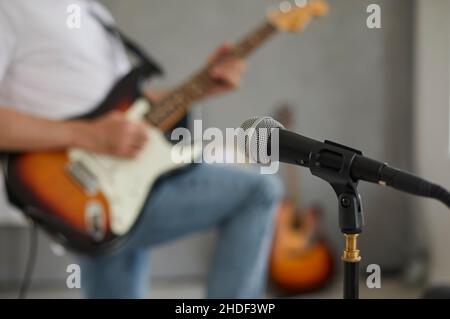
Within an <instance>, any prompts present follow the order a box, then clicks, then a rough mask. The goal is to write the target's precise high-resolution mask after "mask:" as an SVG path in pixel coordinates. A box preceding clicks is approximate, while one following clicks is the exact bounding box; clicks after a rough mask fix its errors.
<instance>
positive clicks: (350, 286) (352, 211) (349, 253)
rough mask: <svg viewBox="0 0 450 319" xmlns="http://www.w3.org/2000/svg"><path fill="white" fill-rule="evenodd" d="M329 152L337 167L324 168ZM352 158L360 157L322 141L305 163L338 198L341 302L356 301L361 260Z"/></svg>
mask: <svg viewBox="0 0 450 319" xmlns="http://www.w3.org/2000/svg"><path fill="white" fill-rule="evenodd" d="M330 152H331V153H334V154H339V155H340V156H341V158H342V165H341V167H339V168H337V167H330V166H327V163H326V155H327V154H329V153H330ZM356 155H362V152H361V151H358V150H354V149H350V148H348V147H346V146H343V145H340V144H337V143H334V142H330V141H326V142H325V144H324V145H318V146H317V147H316V148H315V149H314V150H313V151H312V153H311V156H310V163H309V167H310V170H311V173H312V174H313V175H315V176H317V177H319V178H321V179H323V180H325V181H327V182H328V183H329V184H330V185H331V187H333V189H334V191H335V192H336V195H337V198H338V207H339V227H340V229H341V232H342V233H343V234H344V236H345V250H344V252H343V255H342V262H343V267H344V280H343V281H344V282H343V297H344V299H358V298H359V268H360V262H361V256H360V251H359V250H358V245H357V244H358V237H359V235H360V234H361V233H362V228H363V226H364V215H363V209H362V203H361V196H360V195H359V192H358V181H355V180H353V178H352V177H351V174H350V168H351V164H352V162H353V160H354V158H355V157H356Z"/></svg>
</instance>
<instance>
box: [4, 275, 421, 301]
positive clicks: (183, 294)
mask: <svg viewBox="0 0 450 319" xmlns="http://www.w3.org/2000/svg"><path fill="white" fill-rule="evenodd" d="M363 284H364V283H363V282H362V283H361V292H360V294H361V298H364V299H380V298H387V299H417V298H419V297H420V295H421V293H422V289H420V288H412V287H407V286H405V285H404V284H403V283H402V282H401V281H400V280H398V279H385V280H384V281H383V282H382V286H381V288H380V289H368V288H365V286H364V285H363ZM363 286H364V287H363ZM16 296H17V292H15V291H9V292H8V291H0V299H3V298H16ZM28 297H29V298H34V299H47V298H56V299H61V298H62V299H76V298H80V297H81V295H80V291H79V290H77V289H74V290H69V289H55V288H52V287H40V288H35V289H32V290H31V291H30V292H29V294H28ZM202 297H203V284H202V282H201V281H200V280H195V279H181V280H177V281H175V280H172V281H167V280H165V281H163V280H154V282H153V283H152V289H151V293H150V295H149V298H154V299H170V298H177V299H178V298H181V299H198V298H202ZM268 297H271V296H270V295H268ZM296 297H297V298H318V299H339V298H341V283H340V282H337V281H336V282H334V283H333V284H330V285H329V286H328V287H327V288H324V289H323V290H321V291H320V292H317V293H312V294H307V295H302V296H296Z"/></svg>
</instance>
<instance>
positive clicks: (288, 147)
mask: <svg viewBox="0 0 450 319" xmlns="http://www.w3.org/2000/svg"><path fill="white" fill-rule="evenodd" d="M241 129H243V130H244V137H245V138H244V139H240V147H241V149H242V150H243V151H244V153H245V154H246V156H249V157H250V158H251V159H252V160H254V161H256V162H258V163H259V162H260V160H259V156H255V154H256V153H257V154H259V153H260V151H264V152H266V154H268V155H269V156H272V155H274V154H275V153H276V154H277V156H278V158H277V159H272V158H271V160H278V161H280V162H284V163H288V164H294V165H300V166H303V167H309V168H310V170H311V172H312V173H313V175H316V176H319V177H323V176H327V177H328V181H329V182H330V183H333V180H332V179H333V178H335V177H334V176H338V174H341V175H342V174H346V175H348V176H350V178H351V179H352V180H353V182H355V183H356V182H358V181H360V180H363V181H366V182H370V183H376V184H380V185H383V186H389V187H392V188H395V189H397V190H399V191H403V192H406V193H409V194H412V195H417V196H423V197H428V198H433V199H437V200H439V201H441V202H442V203H444V204H445V205H446V206H448V207H449V208H450V193H449V192H448V191H447V190H446V189H444V188H443V187H441V186H439V185H436V184H433V183H430V182H428V181H426V180H424V179H422V178H420V177H418V176H415V175H413V174H411V173H408V172H406V171H402V170H400V169H396V168H393V167H390V166H388V165H387V164H386V163H383V162H379V161H376V160H373V159H371V158H368V157H365V156H363V155H362V153H361V151H358V150H355V149H353V148H350V147H347V146H344V145H340V144H337V143H334V142H331V141H325V142H319V141H316V140H314V139H311V138H308V137H305V136H302V135H299V134H296V133H293V132H290V131H287V130H285V129H284V127H283V125H282V124H280V123H279V122H277V121H275V120H274V119H272V118H270V117H261V118H259V117H254V118H251V119H249V120H247V121H245V122H244V123H243V124H242V125H241ZM274 133H276V134H274ZM275 135H277V136H275ZM272 137H274V139H277V138H278V141H272ZM273 147H276V148H277V149H272V148H273ZM330 179H331V180H330Z"/></svg>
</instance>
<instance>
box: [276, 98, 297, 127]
mask: <svg viewBox="0 0 450 319" xmlns="http://www.w3.org/2000/svg"><path fill="white" fill-rule="evenodd" d="M275 119H276V120H277V121H278V122H280V123H281V124H283V125H284V127H285V128H286V129H287V130H292V129H293V127H294V107H293V106H292V105H290V104H287V103H285V104H281V105H280V106H279V107H277V109H276V111H275Z"/></svg>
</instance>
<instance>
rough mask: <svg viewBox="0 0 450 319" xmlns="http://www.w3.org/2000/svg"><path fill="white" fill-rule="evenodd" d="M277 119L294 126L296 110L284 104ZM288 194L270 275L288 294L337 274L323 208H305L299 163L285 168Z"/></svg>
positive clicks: (316, 285)
mask: <svg viewBox="0 0 450 319" xmlns="http://www.w3.org/2000/svg"><path fill="white" fill-rule="evenodd" d="M276 117H277V119H278V120H279V121H280V122H281V123H282V124H283V125H284V126H285V127H286V129H288V130H292V129H293V128H292V126H293V118H294V116H293V112H292V108H291V107H290V106H288V105H283V106H281V107H280V109H279V110H278V112H277V115H276ZM285 181H286V188H287V196H286V198H285V200H284V201H283V202H282V204H281V205H280V208H279V210H278V215H277V222H276V229H275V237H274V242H273V245H272V253H271V257H270V277H271V280H272V282H273V284H274V286H275V287H276V288H277V289H278V290H279V291H280V292H283V293H286V294H298V293H305V292H310V291H313V290H316V289H319V288H321V287H323V286H325V285H326V284H327V283H328V282H329V281H330V279H331V278H332V276H333V266H334V261H333V256H332V253H331V249H330V247H329V246H328V244H327V242H326V241H325V240H324V239H322V238H318V237H319V236H318V226H319V219H320V213H321V212H320V209H319V208H318V207H311V208H306V209H302V207H303V206H302V203H301V201H300V191H299V178H298V176H297V167H295V166H292V165H289V166H286V169H285Z"/></svg>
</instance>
